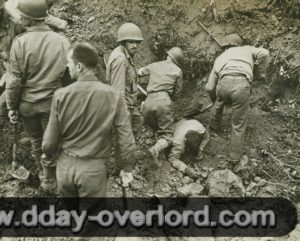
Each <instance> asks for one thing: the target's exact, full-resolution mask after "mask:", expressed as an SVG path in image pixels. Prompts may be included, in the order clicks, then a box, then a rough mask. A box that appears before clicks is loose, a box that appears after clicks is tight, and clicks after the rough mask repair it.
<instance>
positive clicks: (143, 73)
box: [138, 65, 150, 77]
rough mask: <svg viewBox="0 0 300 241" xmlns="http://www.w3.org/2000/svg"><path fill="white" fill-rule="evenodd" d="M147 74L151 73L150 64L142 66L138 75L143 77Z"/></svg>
mask: <svg viewBox="0 0 300 241" xmlns="http://www.w3.org/2000/svg"><path fill="white" fill-rule="evenodd" d="M147 75H150V69H149V65H147V66H145V67H142V68H140V69H139V70H138V76H140V77H143V76H147Z"/></svg>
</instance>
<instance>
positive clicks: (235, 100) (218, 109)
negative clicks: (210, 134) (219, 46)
mask: <svg viewBox="0 0 300 241" xmlns="http://www.w3.org/2000/svg"><path fill="white" fill-rule="evenodd" d="M241 45H242V39H241V38H240V36H238V35H237V34H230V35H228V36H226V37H225V41H224V43H223V48H224V50H225V51H224V52H223V53H222V54H221V55H220V56H219V57H218V58H217V59H216V61H215V63H214V66H213V69H212V71H211V73H210V76H209V79H208V82H207V85H206V90H207V91H208V92H209V94H210V96H211V97H212V98H213V101H215V112H214V115H213V117H212V119H211V123H210V128H212V129H213V130H215V131H218V130H219V128H220V125H221V120H222V114H223V109H224V105H225V104H230V105H231V107H232V123H231V154H230V155H231V161H232V162H233V163H236V162H238V161H239V160H240V158H241V156H242V153H243V140H244V136H245V132H246V128H247V121H248V113H249V109H250V105H249V104H250V103H249V102H250V101H249V100H250V88H251V83H252V81H253V70H254V67H255V68H256V69H257V73H258V76H255V77H257V78H264V77H265V71H266V67H267V61H268V56H269V51H268V50H266V49H264V48H256V47H253V46H241Z"/></svg>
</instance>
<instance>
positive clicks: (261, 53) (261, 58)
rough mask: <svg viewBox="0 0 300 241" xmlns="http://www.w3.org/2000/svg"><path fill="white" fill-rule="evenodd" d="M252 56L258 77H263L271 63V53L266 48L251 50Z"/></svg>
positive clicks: (253, 48)
mask: <svg viewBox="0 0 300 241" xmlns="http://www.w3.org/2000/svg"><path fill="white" fill-rule="evenodd" d="M251 52H252V56H253V58H254V60H255V67H256V70H257V74H258V77H262V76H264V75H265V73H266V69H267V67H268V63H269V55H270V53H269V51H268V50H267V49H264V48H255V47H252V48H251Z"/></svg>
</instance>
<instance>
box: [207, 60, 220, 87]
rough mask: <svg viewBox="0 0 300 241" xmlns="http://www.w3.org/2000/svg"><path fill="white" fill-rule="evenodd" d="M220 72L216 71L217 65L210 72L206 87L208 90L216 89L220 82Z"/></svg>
mask: <svg viewBox="0 0 300 241" xmlns="http://www.w3.org/2000/svg"><path fill="white" fill-rule="evenodd" d="M218 78H219V77H218V73H217V71H216V68H215V65H214V67H213V69H212V70H211V72H210V75H209V78H208V81H207V84H206V86H205V89H206V91H207V92H213V91H215V89H216V86H217V84H218Z"/></svg>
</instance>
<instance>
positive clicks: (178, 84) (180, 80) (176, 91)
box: [173, 70, 183, 100]
mask: <svg viewBox="0 0 300 241" xmlns="http://www.w3.org/2000/svg"><path fill="white" fill-rule="evenodd" d="M182 85H183V74H182V71H181V70H180V73H179V76H178V78H177V81H176V83H175V86H174V92H173V99H175V100H176V99H178V98H179V97H180V94H181V91H182Z"/></svg>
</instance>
